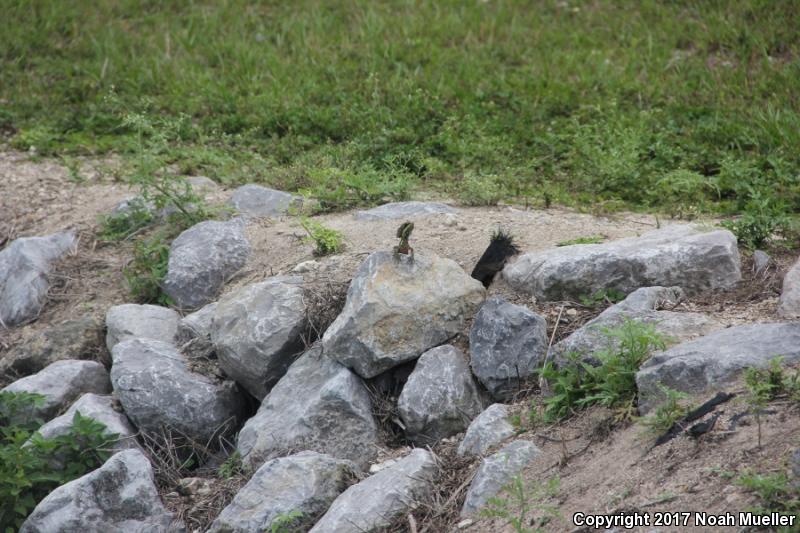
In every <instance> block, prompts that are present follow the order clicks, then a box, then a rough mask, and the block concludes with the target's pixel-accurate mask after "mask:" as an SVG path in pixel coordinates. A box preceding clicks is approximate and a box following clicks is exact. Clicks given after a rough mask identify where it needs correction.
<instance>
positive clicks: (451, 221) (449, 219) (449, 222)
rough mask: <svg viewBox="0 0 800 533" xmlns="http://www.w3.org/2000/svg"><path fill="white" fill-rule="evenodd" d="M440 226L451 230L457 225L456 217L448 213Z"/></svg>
mask: <svg viewBox="0 0 800 533" xmlns="http://www.w3.org/2000/svg"><path fill="white" fill-rule="evenodd" d="M442 225H444V226H445V227H448V228H452V227H454V226H457V225H458V217H457V216H456V215H454V214H453V213H448V214H446V215H445V216H443V217H442Z"/></svg>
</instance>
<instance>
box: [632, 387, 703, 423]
mask: <svg viewBox="0 0 800 533" xmlns="http://www.w3.org/2000/svg"><path fill="white" fill-rule="evenodd" d="M661 392H662V394H663V395H664V401H663V402H661V403H660V404H659V405H658V407H657V408H656V409H655V411H654V412H653V414H652V415H650V416H648V417H646V418H644V419H643V420H642V424H644V426H645V427H646V428H647V429H648V431H649V432H650V433H653V434H655V435H663V434H664V433H666V432H667V431H668V430H669V428H671V427H672V425H673V424H674V423H675V422H677V421H678V420H680V419H681V418H683V417H684V416H686V413H688V412H689V410H690V409H691V406H689V405H688V404H687V403H686V401H687V400H688V398H689V395H688V394H686V393H685V392H680V391H676V390H674V389H671V388H669V387H666V386H664V385H662V386H661Z"/></svg>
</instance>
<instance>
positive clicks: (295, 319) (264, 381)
mask: <svg viewBox="0 0 800 533" xmlns="http://www.w3.org/2000/svg"><path fill="white" fill-rule="evenodd" d="M302 281H303V279H302V278H300V277H285V276H279V277H275V278H270V279H267V280H266V281H262V282H260V283H254V284H252V285H246V286H244V287H242V288H240V289H238V290H236V291H234V292H232V293H229V294H226V295H225V296H223V297H222V298H221V299H220V301H219V302H218V304H217V308H216V309H215V311H214V318H213V321H212V325H211V340H212V342H213V344H214V347H215V349H216V352H217V357H218V358H219V363H220V366H221V367H222V369H223V370H224V371H225V373H226V374H227V375H228V376H229V377H230V378H231V379H233V380H235V381H236V382H237V383H239V384H240V385H241V386H242V387H244V388H245V389H247V391H248V392H249V393H250V394H252V395H253V396H255V397H256V398H258V399H259V400H261V399H263V398H264V396H266V394H267V393H268V392H269V391H270V389H272V387H273V386H274V385H275V383H277V382H278V380H279V379H280V378H281V377H282V376H283V375H284V374H285V373H286V369H287V368H289V365H291V364H292V362H294V360H295V359H296V358H297V356H298V355H299V354H300V353H302V349H303V341H302V334H303V332H304V331H305V328H306V324H307V321H306V305H305V300H304V298H303V288H302V286H301V283H302Z"/></svg>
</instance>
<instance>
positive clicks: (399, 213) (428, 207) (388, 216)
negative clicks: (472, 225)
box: [355, 202, 458, 220]
mask: <svg viewBox="0 0 800 533" xmlns="http://www.w3.org/2000/svg"><path fill="white" fill-rule="evenodd" d="M457 212H458V211H456V210H455V209H453V208H452V207H450V206H449V205H447V204H442V203H439V202H391V203H388V204H383V205H379V206H378V207H373V208H372V209H367V210H366V211H356V214H355V218H356V219H357V220H400V219H406V218H415V217H424V216H430V215H446V214H448V213H457Z"/></svg>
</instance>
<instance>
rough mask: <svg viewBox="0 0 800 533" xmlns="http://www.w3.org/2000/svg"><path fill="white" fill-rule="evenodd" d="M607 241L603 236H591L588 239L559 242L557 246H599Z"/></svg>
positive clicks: (580, 238) (579, 238) (581, 238)
mask: <svg viewBox="0 0 800 533" xmlns="http://www.w3.org/2000/svg"><path fill="white" fill-rule="evenodd" d="M604 240H606V238H605V237H603V236H602V235H589V236H588V237H578V238H577V239H570V240H568V241H561V242H557V243H556V246H572V245H573V244H599V243H601V242H603V241H604Z"/></svg>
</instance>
